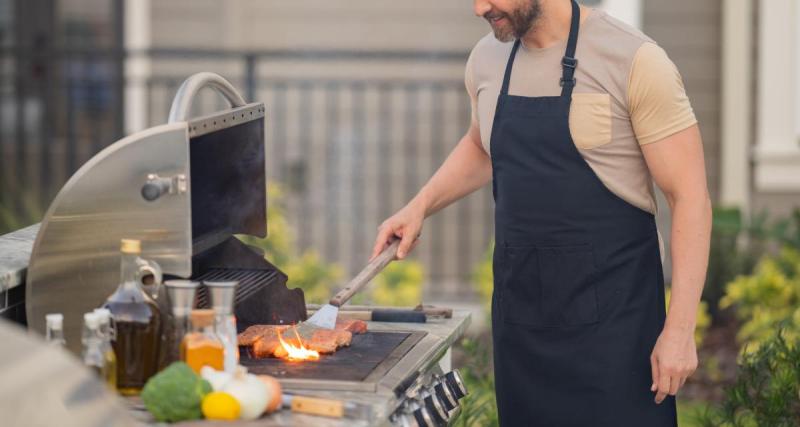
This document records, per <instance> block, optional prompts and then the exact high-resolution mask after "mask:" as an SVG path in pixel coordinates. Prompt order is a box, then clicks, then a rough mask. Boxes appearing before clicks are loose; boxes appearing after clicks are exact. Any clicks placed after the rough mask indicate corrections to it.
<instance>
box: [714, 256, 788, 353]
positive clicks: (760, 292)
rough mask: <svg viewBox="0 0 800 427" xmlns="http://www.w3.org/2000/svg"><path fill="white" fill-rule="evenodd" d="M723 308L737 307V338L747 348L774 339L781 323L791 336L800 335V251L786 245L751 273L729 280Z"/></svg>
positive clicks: (721, 302)
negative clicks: (738, 327) (740, 323)
mask: <svg viewBox="0 0 800 427" xmlns="http://www.w3.org/2000/svg"><path fill="white" fill-rule="evenodd" d="M720 307H721V308H728V307H734V308H735V313H736V317H737V318H738V319H739V320H740V321H742V322H743V323H742V327H741V329H740V330H739V332H738V336H737V338H738V339H739V342H740V343H742V344H747V345H745V346H744V349H745V350H746V351H754V350H756V349H757V348H758V346H759V345H760V344H761V343H763V342H765V341H768V340H769V339H771V338H772V337H773V336H774V335H775V331H776V330H777V329H778V327H779V326H783V327H784V328H785V332H784V333H785V335H786V337H787V338H788V339H790V340H795V339H797V338H798V336H800V251H798V250H797V249H793V248H790V247H788V246H787V247H784V248H783V249H782V250H781V251H780V253H779V254H778V255H777V256H776V257H772V256H766V257H764V258H762V260H761V261H760V262H759V263H758V265H757V266H756V269H755V272H754V273H753V274H752V275H749V276H740V277H738V278H736V280H734V281H732V282H731V283H729V284H728V286H727V287H726V289H725V296H724V297H723V298H722V300H721V301H720Z"/></svg>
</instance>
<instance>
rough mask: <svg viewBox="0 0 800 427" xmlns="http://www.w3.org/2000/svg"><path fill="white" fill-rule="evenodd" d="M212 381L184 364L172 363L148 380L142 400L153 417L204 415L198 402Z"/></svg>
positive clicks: (174, 418)
mask: <svg viewBox="0 0 800 427" xmlns="http://www.w3.org/2000/svg"><path fill="white" fill-rule="evenodd" d="M210 392H211V384H209V383H208V381H206V380H204V379H202V378H201V377H200V376H199V375H197V374H196V373H194V371H193V370H192V368H190V367H189V365H187V364H186V363H183V362H175V363H173V364H171V365H169V367H167V369H164V370H163V371H161V372H160V373H158V374H157V375H155V376H153V377H152V378H150V379H149V380H148V381H147V384H145V386H144V389H143V390H142V401H143V402H144V406H145V408H147V410H148V411H150V413H151V414H153V416H154V417H155V418H156V420H158V421H161V422H165V421H166V422H177V421H183V420H196V419H200V418H203V413H202V412H201V411H200V403H201V402H202V400H203V397H204V396H205V395H206V394H208V393H210Z"/></svg>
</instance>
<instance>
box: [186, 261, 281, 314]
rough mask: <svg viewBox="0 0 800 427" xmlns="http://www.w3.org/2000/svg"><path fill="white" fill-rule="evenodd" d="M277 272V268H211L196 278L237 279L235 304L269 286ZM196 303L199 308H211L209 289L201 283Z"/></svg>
mask: <svg viewBox="0 0 800 427" xmlns="http://www.w3.org/2000/svg"><path fill="white" fill-rule="evenodd" d="M276 275H277V273H276V272H275V270H256V269H246V268H211V269H209V270H208V271H206V272H205V273H203V274H201V275H200V276H198V277H196V278H195V279H194V280H197V281H206V280H208V281H216V280H218V281H229V280H236V281H238V282H239V286H237V287H236V296H235V297H234V304H235V305H239V304H241V303H243V302H244V301H246V300H247V299H248V298H250V297H251V296H252V295H254V294H256V293H257V292H259V291H261V290H262V289H264V288H266V287H267V286H269V285H270V284H271V283H272V282H273V281H274V280H275V276H276ZM195 305H196V307H198V308H210V307H211V301H210V298H209V296H208V289H207V288H206V286H205V285H204V284H201V285H200V287H199V288H198V289H197V296H196V299H195Z"/></svg>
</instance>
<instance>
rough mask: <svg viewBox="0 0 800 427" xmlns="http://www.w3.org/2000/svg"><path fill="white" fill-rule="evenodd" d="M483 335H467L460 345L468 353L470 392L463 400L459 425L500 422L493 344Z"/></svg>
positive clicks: (484, 425) (466, 370) (466, 365)
mask: <svg viewBox="0 0 800 427" xmlns="http://www.w3.org/2000/svg"><path fill="white" fill-rule="evenodd" d="M483 341H484V340H481V339H480V338H464V339H463V340H461V343H460V346H461V349H462V350H463V352H464V355H465V358H466V360H465V362H464V368H462V369H461V374H462V376H463V379H464V383H465V385H466V387H467V390H469V394H468V395H467V396H466V397H464V399H463V400H462V401H461V415H460V416H459V417H458V419H457V420H456V422H455V424H454V425H455V426H458V427H492V426H498V425H499V424H500V423H499V420H498V418H497V402H496V400H495V390H494V373H493V371H492V369H493V368H492V363H491V359H492V357H491V348H492V346H491V345H487V343H486V342H483Z"/></svg>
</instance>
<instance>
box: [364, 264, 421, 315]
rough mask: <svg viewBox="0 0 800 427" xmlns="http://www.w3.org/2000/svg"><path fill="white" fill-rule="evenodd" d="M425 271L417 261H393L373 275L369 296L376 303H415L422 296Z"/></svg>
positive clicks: (396, 304)
mask: <svg viewBox="0 0 800 427" xmlns="http://www.w3.org/2000/svg"><path fill="white" fill-rule="evenodd" d="M424 279H425V272H424V270H423V268H422V264H421V263H420V262H418V261H411V260H405V261H399V262H393V263H391V264H389V265H388V266H386V268H385V269H384V270H383V271H382V272H381V273H380V274H379V275H378V276H377V277H375V283H374V284H373V285H372V291H371V292H370V296H371V298H372V302H373V303H375V304H378V305H389V306H409V305H417V304H419V303H420V301H421V297H422V282H423V281H424Z"/></svg>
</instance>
